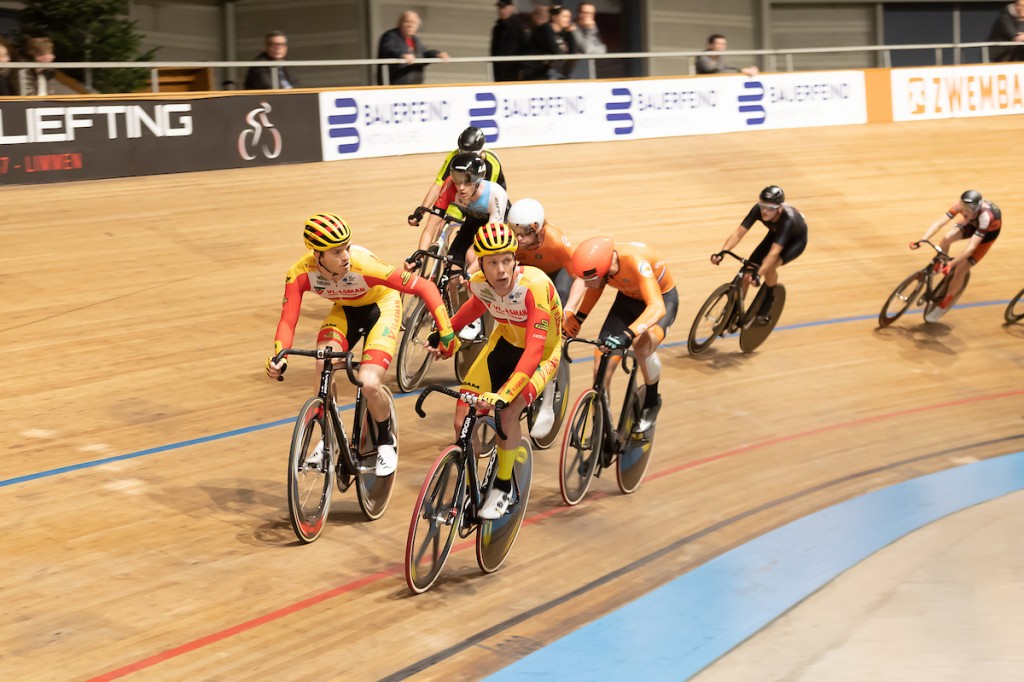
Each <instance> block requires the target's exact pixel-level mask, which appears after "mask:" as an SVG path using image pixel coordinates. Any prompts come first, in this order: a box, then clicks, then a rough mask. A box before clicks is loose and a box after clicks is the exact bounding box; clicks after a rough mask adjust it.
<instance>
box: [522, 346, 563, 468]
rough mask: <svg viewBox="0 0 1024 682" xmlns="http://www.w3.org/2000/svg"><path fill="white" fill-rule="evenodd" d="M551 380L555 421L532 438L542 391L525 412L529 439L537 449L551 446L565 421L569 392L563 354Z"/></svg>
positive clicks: (542, 400)
mask: <svg viewBox="0 0 1024 682" xmlns="http://www.w3.org/2000/svg"><path fill="white" fill-rule="evenodd" d="M551 381H553V382H554V383H555V392H554V393H553V394H552V395H551V401H552V403H553V404H554V410H555V421H554V423H552V424H551V430H549V431H548V432H547V434H545V435H543V436H538V437H537V438H534V437H533V435H532V431H533V424H534V422H535V421H536V420H537V414H538V413H539V412H540V409H541V407H542V406H543V405H544V397H543V393H542V394H541V395H540V396H539V397H538V399H537V400H535V401H534V402H533V405H530V409H529V411H528V412H527V413H526V424H527V426H529V427H530V431H531V436H530V441H531V442H532V443H533V446H534V447H535V448H537V449H538V450H546V449H548V448H549V447H551V445H552V443H554V442H555V441H556V440H557V439H558V432H559V431H561V430H562V422H563V421H565V411H566V409H567V408H568V405H567V404H566V396H567V395H568V394H569V363H568V362H566V361H565V356H564V355H563V356H562V360H561V362H559V363H558V371H556V372H555V376H554V377H552V378H551Z"/></svg>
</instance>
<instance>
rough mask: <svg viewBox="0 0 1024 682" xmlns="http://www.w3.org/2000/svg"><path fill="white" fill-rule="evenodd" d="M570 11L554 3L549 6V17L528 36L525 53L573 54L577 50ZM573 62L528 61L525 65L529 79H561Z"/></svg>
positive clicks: (567, 72)
mask: <svg viewBox="0 0 1024 682" xmlns="http://www.w3.org/2000/svg"><path fill="white" fill-rule="evenodd" d="M571 25H572V12H571V11H570V10H569V8H568V7H562V6H560V5H555V6H554V7H552V8H551V19H550V20H549V21H548V23H546V24H544V25H543V26H538V27H537V28H536V29H535V30H534V32H533V35H532V36H530V44H529V47H528V48H527V50H526V53H527V54H531V55H534V54H551V55H560V54H573V53H575V52H577V49H576V41H575V40H574V38H573V35H572V29H571V28H570V26H571ZM573 66H574V65H573V63H572V62H569V61H566V60H564V59H563V60H553V61H547V62H539V61H538V62H529V63H528V64H527V66H526V72H527V76H526V77H527V79H529V80H561V79H564V78H567V77H568V75H569V72H570V71H571V70H572V67H573Z"/></svg>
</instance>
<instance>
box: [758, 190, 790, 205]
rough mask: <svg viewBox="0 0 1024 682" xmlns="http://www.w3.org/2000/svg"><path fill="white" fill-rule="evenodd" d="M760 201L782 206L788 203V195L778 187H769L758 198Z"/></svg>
mask: <svg viewBox="0 0 1024 682" xmlns="http://www.w3.org/2000/svg"><path fill="white" fill-rule="evenodd" d="M757 199H758V201H760V202H762V203H765V204H776V205H778V204H782V203H785V201H786V193H785V192H783V191H782V188H781V187H779V186H778V185H768V186H767V187H765V188H764V189H763V190H761V194H760V195H758V197H757Z"/></svg>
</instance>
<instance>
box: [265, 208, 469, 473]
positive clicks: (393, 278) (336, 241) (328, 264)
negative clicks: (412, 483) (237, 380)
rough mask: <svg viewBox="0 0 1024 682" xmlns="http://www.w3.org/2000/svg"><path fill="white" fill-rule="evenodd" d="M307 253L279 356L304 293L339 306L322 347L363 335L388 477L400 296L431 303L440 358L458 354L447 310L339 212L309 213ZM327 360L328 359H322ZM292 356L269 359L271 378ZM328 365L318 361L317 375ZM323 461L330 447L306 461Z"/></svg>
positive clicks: (364, 373) (292, 285) (428, 285)
mask: <svg viewBox="0 0 1024 682" xmlns="http://www.w3.org/2000/svg"><path fill="white" fill-rule="evenodd" d="M302 236H303V239H304V241H305V242H306V246H307V248H309V249H311V250H312V253H308V254H306V255H305V256H304V257H303V258H301V259H300V260H299V261H298V262H297V263H295V264H294V265H293V266H292V267H291V268H290V269H289V270H288V274H287V275H286V276H285V284H284V301H283V302H282V308H281V319H280V321H279V322H278V324H277V334H276V336H275V339H274V354H275V355H276V354H277V353H279V352H280V351H281V349H282V348H288V347H289V346H290V345H291V343H292V340H293V339H294V337H295V326H296V323H297V322H298V319H299V310H300V308H301V306H302V295H303V294H304V293H306V292H307V291H310V290H313V291H315V292H316V293H317V294H318V295H320V296H322V297H323V298H326V299H327V300H329V301H333V302H334V307H333V308H332V309H331V312H330V313H328V315H327V317H326V318H325V319H324V321H323V324H322V325H321V327H320V333H319V334H318V335H317V348H326V347H327V346H334V347H335V348H337V347H339V346H340V348H341V350H343V351H346V350H349V349H350V348H352V347H353V346H354V345H355V344H356V343H358V341H359V338H360V336H363V337H364V339H365V340H364V341H363V355H362V358H361V361H360V364H359V380H360V381H361V382H362V384H363V394H364V395H365V396H366V404H367V407H368V408H369V411H370V415H371V416H372V417H373V419H374V421H376V422H377V427H378V428H377V433H378V440H379V442H378V443H377V467H376V473H377V475H378V476H388V475H390V474H392V473H394V471H395V467H396V466H397V465H398V454H397V453H396V452H395V447H394V440H393V436H392V433H391V412H390V407H389V405H388V402H387V399H386V397H385V395H384V393H383V392H382V391H381V390H380V386H381V380H382V379H383V377H384V373H385V372H386V371H387V368H388V365H389V364H391V357H392V355H393V354H394V352H395V342H396V340H397V339H396V334H397V332H398V329H399V327H400V325H401V316H402V307H401V301H400V298H399V294H398V292H399V291H403V292H406V293H411V294H415V295H417V296H419V297H420V298H422V299H423V300H425V301H426V302H427V307H429V308H430V311H431V313H432V314H433V316H434V321H435V322H436V324H437V328H438V329H439V330H440V333H439V335H438V339H439V342H438V345H439V352H440V354H442V355H444V356H446V357H450V356H451V355H452V354H453V353H454V352H455V351H456V350H457V349H458V344H459V342H458V339H456V338H455V334H454V332H453V331H452V327H451V322H450V321H449V319H448V313H447V312H446V311H445V308H444V303H443V302H442V301H441V295H440V294H439V293H438V291H437V288H436V287H435V286H434V284H433V282H431V281H429V280H427V279H423V278H421V277H419V276H418V275H414V274H410V273H408V272H404V271H401V270H398V269H396V268H395V267H394V266H391V265H388V264H386V263H384V262H383V261H381V260H380V259H379V258H377V257H376V256H374V255H373V254H372V253H370V252H369V251H368V250H367V249H364V248H363V247H361V246H356V245H354V244H352V230H351V229H350V228H349V226H348V224H347V223H346V222H345V221H344V220H342V219H341V218H340V217H339V216H337V215H336V214H334V213H316V214H314V215H312V216H310V218H309V220H307V221H306V224H305V226H304V228H303V231H302ZM321 362H322V361H321ZM287 363H288V358H282V359H281V361H280V362H279V363H274V362H273V357H271V358H268V359H267V362H266V370H267V375H268V376H270V378H272V379H276V378H278V377H279V376H280V375H281V374H282V373H283V372H284V371H285V369H286V367H287ZM322 370H323V365H322V364H320V362H318V363H317V374H318V375H319V373H320V372H321V371H322ZM322 457H323V443H320V445H319V446H318V447H317V448H316V449H315V450H314V451H313V453H311V455H310V458H309V459H307V460H306V461H307V462H309V463H311V464H316V463H318V461H319V459H320V458H322Z"/></svg>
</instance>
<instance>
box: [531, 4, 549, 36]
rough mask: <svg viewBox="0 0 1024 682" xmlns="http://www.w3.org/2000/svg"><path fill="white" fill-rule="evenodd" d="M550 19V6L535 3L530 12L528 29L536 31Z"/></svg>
mask: <svg viewBox="0 0 1024 682" xmlns="http://www.w3.org/2000/svg"><path fill="white" fill-rule="evenodd" d="M549 21H551V7H550V6H549V5H537V6H536V7H534V8H533V12H531V13H530V31H531V32H533V31H536V30H537V29H538V28H540V27H541V26H543V25H544V24H546V23H548V22H549Z"/></svg>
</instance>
